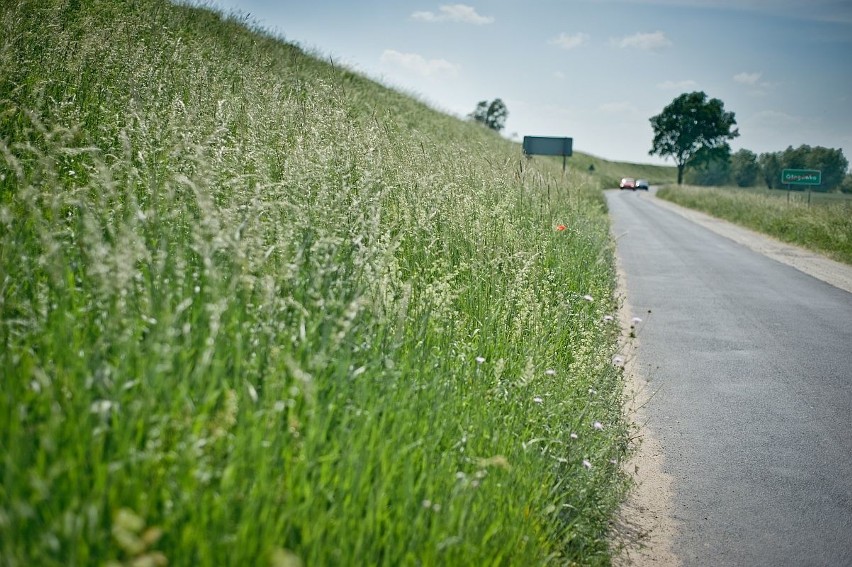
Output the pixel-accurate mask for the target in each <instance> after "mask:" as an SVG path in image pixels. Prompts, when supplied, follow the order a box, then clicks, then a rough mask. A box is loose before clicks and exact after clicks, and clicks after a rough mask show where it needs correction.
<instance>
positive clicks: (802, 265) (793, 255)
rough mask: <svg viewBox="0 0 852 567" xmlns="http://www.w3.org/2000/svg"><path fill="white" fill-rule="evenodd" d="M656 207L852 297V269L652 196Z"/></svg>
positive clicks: (816, 254)
mask: <svg viewBox="0 0 852 567" xmlns="http://www.w3.org/2000/svg"><path fill="white" fill-rule="evenodd" d="M649 196H650V197H651V199H652V201H653V202H654V204H656V205H658V206H660V207H663V208H666V209H668V210H670V211H672V212H675V213H677V214H679V215H681V216H682V217H684V218H687V219H689V220H691V221H693V222H695V223H696V224H699V225H701V226H703V227H705V228H707V229H708V230H711V231H713V232H715V233H716V234H718V235H720V236H724V237H725V238H728V239H729V240H733V241H734V242H736V243H737V244H740V245H742V246H745V247H746V248H750V249H751V250H754V251H755V252H757V253H759V254H763V255H764V256H767V257H769V258H772V259H773V260H775V261H777V262H781V263H782V264H787V265H788V266H791V267H793V268H796V269H797V270H799V271H800V272H804V273H806V274H808V275H809V276H813V277H815V278H817V279H818V280H821V281H824V282H826V283H828V284H830V285H833V286H834V287H836V288H840V289H842V290H844V291H848V292H849V293H852V266H848V265H846V264H842V263H840V262H836V261H834V260H831V259H829V258H826V257H825V256H822V255H820V254H818V253H816V252H812V251H810V250H806V249H804V248H801V247H799V246H794V245H792V244H787V243H785V242H781V241H780V240H776V239H774V238H772V237H770V236H766V235H765V234H761V233H759V232H755V231H753V230H750V229H747V228H744V227H741V226H739V225H736V224H733V223H731V222H728V221H725V220H722V219H719V218H716V217H712V216H710V215H708V214H706V213H702V212H700V211H695V210H692V209H687V208H685V207H681V206H680V205H676V204H674V203H671V202H669V201H666V200H664V199H660V198H658V197H656V196H655V195H653V193H651V194H649Z"/></svg>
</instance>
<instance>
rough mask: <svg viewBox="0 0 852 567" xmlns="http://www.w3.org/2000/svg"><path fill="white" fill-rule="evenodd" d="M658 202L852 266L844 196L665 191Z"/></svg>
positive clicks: (849, 202)
mask: <svg viewBox="0 0 852 567" xmlns="http://www.w3.org/2000/svg"><path fill="white" fill-rule="evenodd" d="M657 196H658V197H660V198H662V199H667V200H669V201H672V202H674V203H677V204H679V205H683V206H685V207H690V208H693V209H697V210H700V211H704V212H706V213H708V214H711V215H713V216H716V217H719V218H723V219H726V220H729V221H731V222H735V223H737V224H740V225H742V226H746V227H748V228H751V229H753V230H756V231H759V232H763V233H765V234H768V235H770V236H774V237H776V238H778V239H779V240H783V241H784V242H789V243H792V244H798V245H800V246H803V247H805V248H809V249H811V250H814V251H816V252H820V253H823V254H825V255H826V256H829V257H831V258H833V259H835V260H838V261H840V262H845V263H847V264H852V198H850V196H848V195H843V194H839V193H829V194H826V193H811V194H810V195H809V194H808V193H807V192H786V191H770V190H761V189H739V188H708V187H690V186H683V187H677V186H667V187H664V188H661V189H660V190H659V191H658V192H657Z"/></svg>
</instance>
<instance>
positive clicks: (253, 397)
mask: <svg viewBox="0 0 852 567" xmlns="http://www.w3.org/2000/svg"><path fill="white" fill-rule="evenodd" d="M246 389H247V390H248V395H249V398H251V401H252V402H254V403H257V390H255V389H254V386H252V385H251V384H249V383H248V382H246Z"/></svg>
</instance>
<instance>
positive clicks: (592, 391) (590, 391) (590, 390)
mask: <svg viewBox="0 0 852 567" xmlns="http://www.w3.org/2000/svg"><path fill="white" fill-rule="evenodd" d="M589 393H590V394H591V395H593V396H594V395H595V394H597V393H598V391H597V390H595V389H594V388H589Z"/></svg>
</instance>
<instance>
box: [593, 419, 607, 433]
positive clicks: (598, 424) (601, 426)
mask: <svg viewBox="0 0 852 567" xmlns="http://www.w3.org/2000/svg"><path fill="white" fill-rule="evenodd" d="M592 427H594V428H595V429H597V430H598V431H601V430H602V429H603V428H604V426H603V423H601V422H600V421H596V422H595V423H593V424H592Z"/></svg>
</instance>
